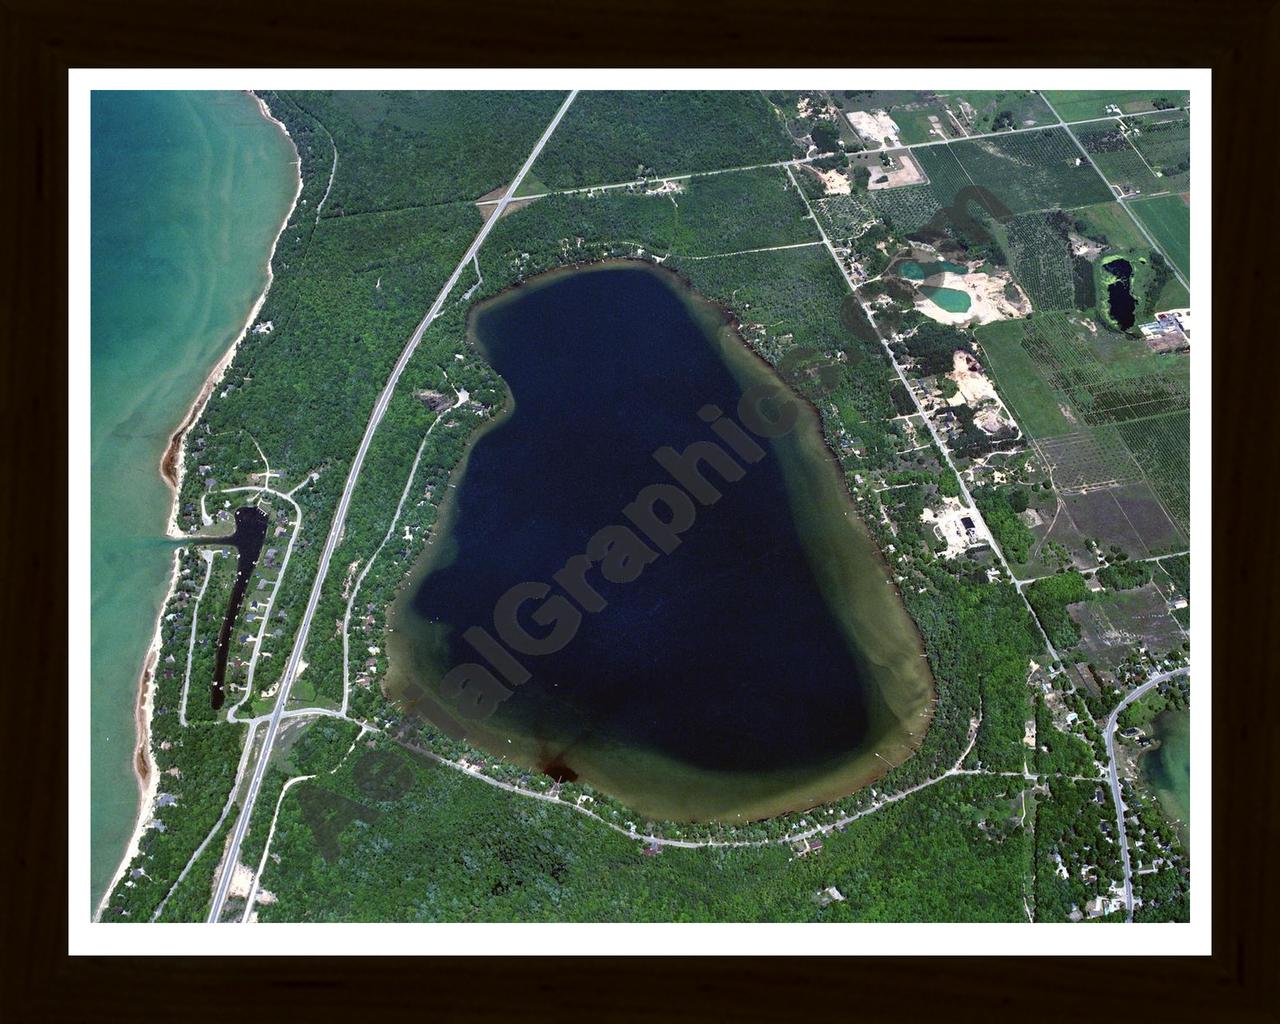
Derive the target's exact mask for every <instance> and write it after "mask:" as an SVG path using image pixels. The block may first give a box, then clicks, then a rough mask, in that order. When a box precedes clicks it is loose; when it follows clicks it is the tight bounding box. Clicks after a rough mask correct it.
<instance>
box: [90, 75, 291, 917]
mask: <svg viewBox="0 0 1280 1024" xmlns="http://www.w3.org/2000/svg"><path fill="white" fill-rule="evenodd" d="M249 95H250V96H252V97H253V98H254V99H255V100H256V101H257V103H258V109H259V110H260V111H261V112H262V116H263V117H265V118H266V119H267V120H268V121H270V122H271V123H272V124H274V125H275V126H276V127H277V128H279V129H280V130H281V131H282V132H284V135H285V138H287V139H288V140H289V144H290V145H292V146H293V152H294V156H295V157H296V159H295V160H294V170H295V172H296V174H297V179H298V184H297V187H296V188H295V189H294V193H293V201H292V202H291V203H290V204H289V210H288V212H287V213H286V214H285V216H284V220H283V222H282V223H281V224H280V230H279V231H277V232H276V237H275V240H274V241H273V242H272V243H271V252H270V253H269V254H268V255H267V282H266V285H265V286H264V287H263V289H262V294H260V295H259V296H258V298H257V301H256V302H254V304H253V308H252V309H251V310H250V311H249V316H248V318H247V319H246V320H245V322H244V327H242V328H241V329H240V333H239V334H238V335H237V336H236V339H235V341H233V342H232V343H231V347H230V348H228V349H227V351H226V352H224V353H223V355H222V358H221V359H219V360H218V363H217V365H216V366H214V368H213V370H212V371H211V372H210V374H209V376H208V377H207V378H205V382H204V384H203V386H202V387H201V388H200V393H199V394H198V395H197V396H196V399H195V401H194V402H192V403H191V408H190V409H189V410H188V411H187V415H186V416H185V417H184V419H183V421H182V425H181V426H179V427H178V429H177V430H176V431H175V432H174V433H173V435H172V436H171V437H170V439H169V444H168V446H167V447H166V449H165V453H164V456H163V457H162V458H161V460H160V476H161V478H162V479H163V480H164V482H165V483H166V484H167V485H168V487H169V490H170V491H171V492H172V494H173V501H172V504H171V505H170V508H169V522H168V526H167V528H166V530H165V532H166V534H167V535H168V536H169V537H171V538H174V539H179V540H180V539H183V538H184V537H185V535H184V534H183V533H182V531H181V530H179V529H178V501H179V497H180V495H181V493H182V478H183V474H184V472H185V462H186V444H187V434H188V432H189V431H190V430H191V428H192V427H193V426H195V424H196V423H197V421H198V420H199V419H200V417H201V415H202V414H203V413H204V410H205V407H206V406H207V405H208V404H209V399H210V398H211V397H212V396H213V392H214V390H215V389H216V388H217V386H218V383H219V381H221V380H222V377H223V375H224V374H225V373H226V372H227V367H229V366H230V365H231V361H232V360H233V359H234V358H235V355H236V351H237V350H238V349H239V348H240V343H241V342H242V341H243V340H244V339H245V336H246V335H247V334H248V333H249V329H250V328H251V327H252V326H253V324H254V321H255V320H257V319H258V313H259V312H260V311H261V310H262V305H263V303H265V302H266V301H267V293H268V292H269V291H271V282H272V280H273V279H274V275H273V273H272V271H271V263H272V261H273V260H274V259H275V255H276V247H277V246H278V245H279V244H280V239H281V238H282V237H283V236H284V232H285V228H287V227H288V226H289V221H290V220H292V219H293V214H294V211H295V210H296V209H297V206H298V199H299V198H300V197H301V196H302V157H301V154H299V152H298V147H297V145H296V144H295V143H294V141H293V136H291V135H290V134H289V130H288V129H287V128H286V127H285V126H284V123H283V122H281V121H279V120H277V119H276V118H275V117H274V116H273V115H272V113H271V109H270V108H269V107H268V106H267V104H266V101H265V100H263V99H262V97H261V96H259V95H257V94H256V93H254V92H250V93H249ZM178 555H179V552H178V551H174V553H173V573H172V575H171V577H170V579H169V587H168V589H167V590H166V591H165V596H164V600H163V601H162V602H161V604H160V612H159V614H158V615H157V616H156V628H155V632H154V634H153V635H152V639H151V646H150V647H149V648H148V650H147V657H146V661H145V663H144V665H143V669H142V674H141V676H139V678H138V697H137V705H136V706H137V713H136V715H135V720H136V728H137V745H136V746H135V748H134V757H133V771H134V776H135V777H136V779H137V782H138V813H137V816H136V817H135V819H134V827H133V834H132V836H131V837H130V839H129V846H128V848H127V849H126V850H125V853H124V857H123V858H122V859H121V861H120V866H119V867H117V868H116V871H115V874H114V875H113V876H112V879H111V884H110V885H109V886H107V889H106V891H105V892H104V893H103V894H102V899H101V901H100V902H99V904H98V910H97V913H96V914H95V915H94V919H95V920H98V919H100V918H101V916H102V911H103V910H104V909H105V908H106V906H107V902H108V900H110V898H111V894H112V893H113V892H115V889H116V886H117V885H119V884H120V880H121V879H122V878H123V877H124V874H125V872H126V871H127V870H128V868H129V865H130V864H132V863H133V860H134V858H135V857H137V855H138V852H139V850H140V849H141V844H142V835H143V832H144V831H145V829H146V826H147V824H148V823H149V821H150V819H151V814H152V808H153V806H154V804H155V798H156V793H157V789H158V786H159V780H158V775H159V772H158V770H157V767H156V763H155V756H154V754H153V753H152V750H151V715H152V712H153V711H154V706H155V685H154V683H155V669H156V665H157V663H158V662H159V659H160V647H161V626H162V625H163V623H164V610H165V609H166V608H167V607H168V606H169V601H170V599H171V598H172V597H173V594H174V591H175V590H176V589H177V586H178V574H179V569H178V566H179V558H178Z"/></svg>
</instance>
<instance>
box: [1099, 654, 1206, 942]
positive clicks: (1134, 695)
mask: <svg viewBox="0 0 1280 1024" xmlns="http://www.w3.org/2000/svg"><path fill="white" fill-rule="evenodd" d="M1190 671H1191V669H1190V668H1179V669H1175V670H1174V671H1172V672H1162V673H1161V674H1160V675H1158V676H1152V677H1151V678H1150V679H1148V680H1147V681H1146V682H1145V683H1143V684H1142V685H1141V686H1139V687H1137V688H1135V689H1133V690H1131V691H1130V692H1129V693H1128V695H1127V696H1126V697H1125V698H1124V700H1122V701H1121V702H1120V703H1119V704H1117V705H1116V707H1115V710H1114V711H1112V712H1111V714H1110V715H1109V716H1108V717H1107V727H1106V728H1105V729H1104V730H1103V736H1104V737H1105V738H1106V741H1107V775H1108V777H1109V779H1110V781H1111V799H1112V800H1113V801H1114V802H1115V805H1116V825H1117V826H1118V828H1119V831H1120V861H1121V863H1122V864H1123V865H1124V906H1125V917H1124V919H1125V920H1126V921H1132V920H1133V869H1132V868H1131V867H1130V866H1129V840H1128V837H1127V835H1126V834H1125V829H1124V801H1123V800H1122V799H1121V798H1120V772H1119V769H1118V768H1117V767H1116V722H1117V721H1118V720H1119V718H1120V715H1121V713H1122V712H1123V711H1124V709H1125V708H1127V707H1128V706H1129V705H1130V704H1132V703H1133V702H1134V701H1135V700H1137V699H1138V698H1140V697H1141V696H1142V695H1143V694H1145V693H1147V692H1148V691H1149V690H1151V688H1152V687H1155V686H1159V685H1160V684H1161V683H1163V682H1164V681H1165V680H1168V679H1172V678H1173V677H1174V676H1181V675H1186V674H1187V673H1188V672H1190Z"/></svg>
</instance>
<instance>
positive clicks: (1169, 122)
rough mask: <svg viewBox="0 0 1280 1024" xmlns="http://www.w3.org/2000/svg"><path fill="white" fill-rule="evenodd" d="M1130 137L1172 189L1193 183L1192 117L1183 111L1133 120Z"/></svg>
mask: <svg viewBox="0 0 1280 1024" xmlns="http://www.w3.org/2000/svg"><path fill="white" fill-rule="evenodd" d="M1129 125H1130V127H1131V128H1132V129H1135V130H1133V131H1131V132H1130V134H1129V138H1130V140H1131V141H1132V142H1133V146H1134V148H1135V149H1136V150H1137V151H1138V152H1139V153H1140V154H1142V157H1143V159H1144V160H1146V162H1147V163H1148V164H1149V165H1150V166H1151V168H1152V170H1153V171H1155V173H1156V174H1157V175H1158V176H1159V178H1160V180H1161V182H1162V183H1163V185H1164V187H1165V189H1166V190H1168V191H1169V192H1185V191H1187V189H1188V188H1190V185H1191V119H1190V118H1189V117H1188V116H1187V115H1186V114H1182V113H1175V114H1170V115H1156V116H1152V117H1144V118H1140V119H1131V120H1130V122H1129Z"/></svg>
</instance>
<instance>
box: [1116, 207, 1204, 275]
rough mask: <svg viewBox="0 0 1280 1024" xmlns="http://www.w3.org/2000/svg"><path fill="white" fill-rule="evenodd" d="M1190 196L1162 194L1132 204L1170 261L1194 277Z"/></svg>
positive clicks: (1184, 272) (1134, 210) (1185, 273)
mask: <svg viewBox="0 0 1280 1024" xmlns="http://www.w3.org/2000/svg"><path fill="white" fill-rule="evenodd" d="M1189 198H1190V197H1188V196H1181V195H1178V196H1161V197H1160V198H1158V199H1144V200H1142V201H1140V202H1136V203H1132V204H1130V209H1131V210H1133V212H1134V213H1135V214H1136V215H1137V217H1138V219H1139V220H1140V221H1142V223H1143V225H1144V226H1145V227H1146V229H1147V230H1148V231H1150V232H1151V235H1152V237H1153V238H1155V240H1156V241H1157V242H1159V243H1160V246H1161V248H1163V249H1164V251H1165V253H1166V254H1167V255H1168V257H1169V259H1170V261H1171V262H1172V263H1173V265H1174V266H1175V267H1177V268H1178V269H1179V270H1181V271H1182V273H1183V275H1184V276H1185V277H1186V278H1187V280H1188V281H1189V280H1191V206H1190V203H1189V201H1188V200H1189Z"/></svg>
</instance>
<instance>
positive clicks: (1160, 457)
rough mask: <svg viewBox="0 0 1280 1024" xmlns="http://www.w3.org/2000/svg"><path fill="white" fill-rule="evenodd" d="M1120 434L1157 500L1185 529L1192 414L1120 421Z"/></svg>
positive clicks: (1188, 510) (1187, 527)
mask: <svg viewBox="0 0 1280 1024" xmlns="http://www.w3.org/2000/svg"><path fill="white" fill-rule="evenodd" d="M1120 436H1121V437H1123V438H1124V443H1125V444H1126V445H1128V446H1129V450H1130V451H1131V452H1133V455H1134V458H1136V459H1137V460H1138V464H1139V465H1141V466H1142V468H1143V470H1144V472H1145V473H1146V474H1147V478H1148V479H1149V480H1150V481H1151V485H1152V487H1153V488H1154V489H1155V492H1156V494H1158V495H1159V496H1160V500H1161V501H1163V502H1164V504H1165V506H1166V507H1167V508H1168V509H1169V512H1170V514H1171V515H1172V516H1173V517H1174V519H1175V520H1176V521H1177V523H1178V525H1179V526H1181V527H1182V529H1183V530H1184V531H1189V530H1190V528H1191V448H1190V445H1191V414H1190V413H1189V412H1175V413H1170V414H1169V415H1167V416H1157V417H1154V418H1152V419H1146V420H1141V421H1139V422H1131V423H1122V424H1121V425H1120Z"/></svg>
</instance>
